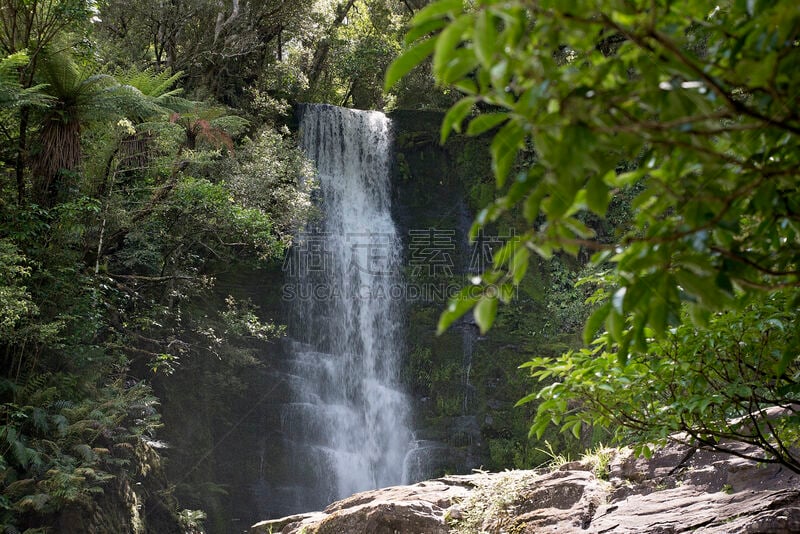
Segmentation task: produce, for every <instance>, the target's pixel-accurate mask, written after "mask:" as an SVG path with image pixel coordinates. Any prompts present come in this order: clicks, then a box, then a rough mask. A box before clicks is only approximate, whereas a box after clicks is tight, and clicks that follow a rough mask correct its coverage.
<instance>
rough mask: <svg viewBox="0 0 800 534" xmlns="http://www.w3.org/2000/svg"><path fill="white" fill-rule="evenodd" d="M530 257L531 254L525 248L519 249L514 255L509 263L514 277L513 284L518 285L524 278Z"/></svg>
mask: <svg viewBox="0 0 800 534" xmlns="http://www.w3.org/2000/svg"><path fill="white" fill-rule="evenodd" d="M530 256H531V252H530V250H528V248H527V247H519V248H518V249H517V252H516V253H515V254H514V259H513V260H512V262H511V272H512V273H513V275H514V283H515V284H519V283H520V282H521V281H522V278H523V277H524V276H525V271H527V270H528V263H529V258H530Z"/></svg>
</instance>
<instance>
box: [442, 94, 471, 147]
mask: <svg viewBox="0 0 800 534" xmlns="http://www.w3.org/2000/svg"><path fill="white" fill-rule="evenodd" d="M476 101H477V99H476V98H475V97H471V96H468V97H464V98H462V99H461V100H459V101H458V102H456V103H455V104H453V106H452V107H451V108H450V109H449V110H448V111H447V114H446V115H445V116H444V119H443V120H442V129H441V132H440V138H439V142H440V143H441V144H444V143H445V142H446V141H447V138H448V136H449V135H450V132H451V131H452V130H455V131H456V132H460V131H461V122H462V121H463V120H464V117H466V116H467V115H468V114H469V112H470V111H471V110H472V106H474V105H475V102H476Z"/></svg>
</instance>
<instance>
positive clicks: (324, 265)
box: [281, 105, 410, 509]
mask: <svg viewBox="0 0 800 534" xmlns="http://www.w3.org/2000/svg"><path fill="white" fill-rule="evenodd" d="M300 112H301V120H300V135H301V144H302V148H303V149H304V150H305V152H306V154H307V155H308V156H309V157H310V158H311V159H312V160H313V161H314V162H315V163H316V166H317V169H318V178H317V179H318V181H319V195H318V197H319V198H318V199H317V200H318V202H317V204H318V206H319V209H320V212H321V215H320V217H319V219H318V220H317V221H315V222H314V223H313V224H311V225H310V227H309V228H307V229H306V230H305V231H304V232H302V233H301V234H300V235H298V237H297V242H296V244H295V247H294V253H293V255H292V260H293V262H294V265H292V266H291V267H290V269H289V275H288V277H287V287H288V288H289V289H290V290H289V291H286V290H284V297H285V298H286V299H287V300H289V301H291V306H292V308H293V320H292V324H290V336H291V341H290V342H289V352H290V361H289V373H288V374H289V376H290V392H291V393H290V394H291V402H289V403H287V404H285V405H284V406H283V408H282V410H283V411H282V414H281V427H282V433H283V436H284V439H285V440H286V442H287V443H286V444H287V450H288V451H289V453H290V456H291V462H292V464H293V469H296V473H297V480H301V481H302V484H304V485H305V486H306V487H305V488H303V489H302V493H303V495H302V498H301V499H300V501H301V502H298V503H297V504H298V506H300V507H306V509H314V508H319V507H321V506H324V505H326V504H328V503H329V502H331V501H333V500H336V499H340V498H343V497H345V496H348V495H351V494H352V493H355V492H358V491H362V490H366V489H371V488H376V487H381V486H388V485H393V484H399V483H401V482H402V481H403V480H402V479H403V459H404V457H405V455H406V453H407V452H408V446H409V441H410V432H409V429H408V419H409V412H410V408H409V401H408V398H407V396H406V395H405V394H404V393H403V392H402V390H401V388H400V384H399V378H398V373H399V365H400V363H399V360H400V357H401V347H402V343H403V339H402V312H403V302H402V295H403V286H402V283H403V280H402V276H401V261H402V258H401V240H400V237H399V235H398V232H397V229H396V227H395V224H394V222H393V220H392V217H391V191H390V184H389V159H390V149H391V128H390V123H389V119H388V118H387V117H386V116H385V115H383V114H382V113H379V112H374V111H355V110H349V109H344V108H339V107H335V106H328V105H305V106H302V108H301V110H300Z"/></svg>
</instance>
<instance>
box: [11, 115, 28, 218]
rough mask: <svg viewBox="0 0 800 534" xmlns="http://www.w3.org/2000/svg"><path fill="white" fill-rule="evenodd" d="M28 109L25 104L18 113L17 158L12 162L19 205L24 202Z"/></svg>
mask: <svg viewBox="0 0 800 534" xmlns="http://www.w3.org/2000/svg"><path fill="white" fill-rule="evenodd" d="M29 114H30V110H29V109H28V107H27V106H25V107H23V108H22V109H21V110H20V114H19V140H18V141H17V160H16V162H15V164H14V173H15V175H16V178H17V203H18V204H19V205H20V206H21V205H22V204H23V203H24V202H25V160H26V159H27V157H26V156H27V150H28V147H27V144H28V116H29Z"/></svg>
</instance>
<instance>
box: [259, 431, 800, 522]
mask: <svg viewBox="0 0 800 534" xmlns="http://www.w3.org/2000/svg"><path fill="white" fill-rule="evenodd" d="M739 452H741V453H745V454H746V453H753V451H750V450H747V449H746V448H741V449H739ZM687 531H693V532H704V533H729V532H744V533H748V534H757V533H763V534H767V533H770V534H782V533H800V475H798V474H796V473H793V472H791V471H789V470H788V469H786V468H785V467H781V466H780V465H775V464H763V463H757V462H753V461H750V460H745V459H742V458H739V457H737V456H732V455H728V454H721V453H716V452H713V451H708V450H703V449H698V450H696V451H693V450H692V449H689V448H687V447H684V446H679V445H669V446H667V447H664V448H663V449H660V450H658V451H657V452H656V453H655V454H654V455H653V456H652V457H651V458H650V459H644V458H637V457H635V456H634V455H633V453H632V452H631V451H630V450H629V449H621V450H608V451H605V452H603V453H601V454H599V455H596V456H595V457H594V458H587V459H585V460H583V461H581V462H570V463H567V464H564V465H562V466H560V467H559V468H557V469H552V470H534V471H506V472H503V473H485V472H476V473H474V474H471V475H461V476H447V477H443V478H439V479H436V480H429V481H425V482H420V483H418V484H414V485H411V486H396V487H391V488H385V489H379V490H374V491H366V492H363V493H358V494H356V495H353V496H352V497H349V498H347V499H344V500H341V501H338V502H335V503H333V504H331V505H330V506H328V507H327V508H326V509H325V510H323V511H322V512H312V513H308V514H300V515H295V516H291V517H286V518H282V519H276V520H269V521H262V522H261V523H258V524H256V525H254V526H253V527H252V528H251V531H250V532H251V534H267V533H282V534H294V533H298V534H299V533H303V534H334V533H335V534H341V533H352V534H361V533H363V534H400V533H409V534H411V533H413V534H445V533H483V532H488V533H498V534H499V533H515V534H522V533H540V532H553V533H569V532H576V533H577V532H587V533H598V534H599V533H621V532H629V533H659V534H666V533H673V532H687Z"/></svg>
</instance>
